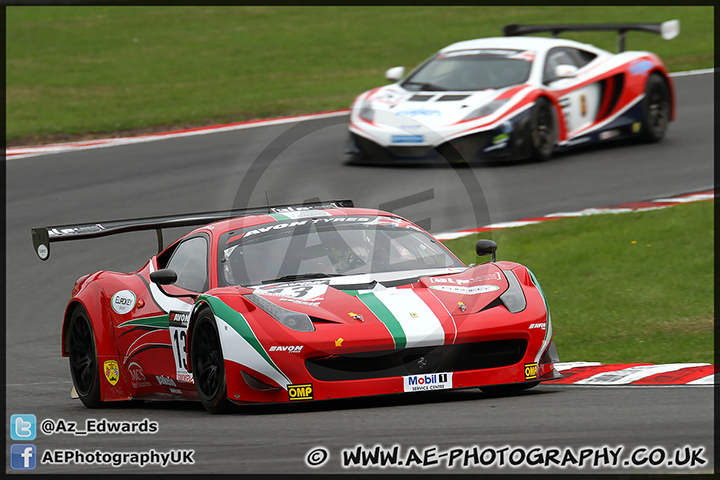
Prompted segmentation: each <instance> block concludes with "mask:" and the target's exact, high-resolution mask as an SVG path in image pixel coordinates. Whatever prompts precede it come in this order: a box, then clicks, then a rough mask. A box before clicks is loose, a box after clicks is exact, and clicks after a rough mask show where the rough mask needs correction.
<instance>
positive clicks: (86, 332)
mask: <svg viewBox="0 0 720 480" xmlns="http://www.w3.org/2000/svg"><path fill="white" fill-rule="evenodd" d="M68 356H69V357H70V374H71V375H72V381H73V385H74V386H75V391H76V392H77V394H78V396H79V397H80V400H81V401H82V402H83V404H84V405H85V406H86V407H88V408H97V407H99V406H101V405H102V402H101V401H100V369H99V367H98V359H97V349H96V348H95V334H94V332H93V327H92V322H91V321H90V317H89V315H88V313H87V311H86V310H85V308H83V307H82V306H81V305H78V306H76V307H75V310H73V313H72V315H71V317H70V328H69V330H68Z"/></svg>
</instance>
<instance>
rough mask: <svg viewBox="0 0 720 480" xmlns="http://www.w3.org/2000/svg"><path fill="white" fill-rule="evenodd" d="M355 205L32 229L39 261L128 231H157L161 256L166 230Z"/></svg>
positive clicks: (304, 205)
mask: <svg viewBox="0 0 720 480" xmlns="http://www.w3.org/2000/svg"><path fill="white" fill-rule="evenodd" d="M353 206H354V204H353V201H352V200H331V201H327V202H306V203H302V204H287V205H268V206H265V207H250V208H240V209H236V210H222V211H216V212H199V213H190V214H183V215H166V216H160V217H144V218H133V219H128V220H110V221H107V222H93V223H82V224H77V225H55V226H52V227H39V228H33V229H32V240H33V247H35V253H36V254H37V256H38V257H40V260H47V259H48V258H50V243H52V242H65V241H67V240H81V239H85V238H96V237H105V236H108V235H115V234H118V233H125V232H139V231H142V230H155V231H156V232H157V238H158V253H160V252H161V251H162V250H163V237H162V229H163V228H173V227H190V226H200V225H206V224H208V223H212V222H217V221H219V220H227V219H229V218H235V217H242V216H245V215H258V214H271V213H283V212H292V211H298V210H308V209H320V210H322V209H328V208H350V207H353Z"/></svg>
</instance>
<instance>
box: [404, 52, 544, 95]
mask: <svg viewBox="0 0 720 480" xmlns="http://www.w3.org/2000/svg"><path fill="white" fill-rule="evenodd" d="M533 58H534V55H533V53H532V52H526V51H521V50H505V49H481V50H460V51H456V52H448V53H441V54H438V55H436V56H435V57H434V58H432V59H430V60H428V61H427V62H426V63H425V64H423V65H422V66H420V67H419V68H418V69H417V70H416V71H415V72H414V73H413V74H412V75H411V76H410V77H408V78H407V79H406V80H405V81H404V82H403V83H402V86H403V87H404V88H405V89H407V90H412V91H420V90H423V91H445V90H451V91H473V90H486V89H490V88H492V89H500V88H505V87H509V86H511V85H518V84H521V83H525V82H526V81H527V79H528V77H529V76H530V67H531V66H532V61H533Z"/></svg>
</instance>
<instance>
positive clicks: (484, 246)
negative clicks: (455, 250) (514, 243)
mask: <svg viewBox="0 0 720 480" xmlns="http://www.w3.org/2000/svg"><path fill="white" fill-rule="evenodd" d="M496 251H497V243H495V242H493V241H492V240H487V239H484V238H483V239H480V240H478V241H477V243H476V244H475V252H476V253H477V254H478V256H479V257H484V256H485V255H491V254H492V261H493V262H495V252H496Z"/></svg>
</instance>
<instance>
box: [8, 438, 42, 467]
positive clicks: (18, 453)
mask: <svg viewBox="0 0 720 480" xmlns="http://www.w3.org/2000/svg"><path fill="white" fill-rule="evenodd" d="M35 454H36V450H35V445H31V444H27V443H20V444H16V445H11V446H10V467H11V468H12V469H13V470H34V469H35V467H36V466H37V459H36V458H35V457H36V455H35Z"/></svg>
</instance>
